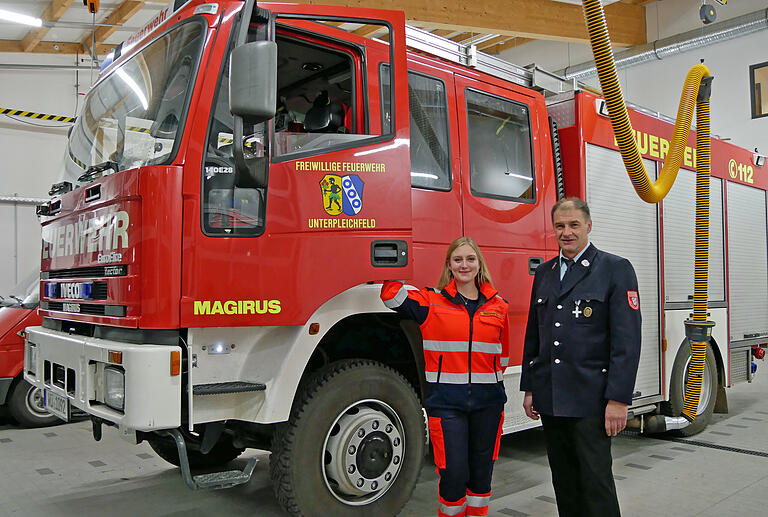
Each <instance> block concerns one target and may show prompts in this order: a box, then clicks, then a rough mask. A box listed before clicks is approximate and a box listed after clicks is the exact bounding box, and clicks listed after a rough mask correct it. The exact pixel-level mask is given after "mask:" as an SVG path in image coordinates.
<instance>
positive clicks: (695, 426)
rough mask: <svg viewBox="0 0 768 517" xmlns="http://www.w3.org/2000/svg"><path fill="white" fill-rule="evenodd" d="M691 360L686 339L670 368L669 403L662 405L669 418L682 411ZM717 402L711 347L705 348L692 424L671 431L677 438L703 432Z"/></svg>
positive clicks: (714, 366)
mask: <svg viewBox="0 0 768 517" xmlns="http://www.w3.org/2000/svg"><path fill="white" fill-rule="evenodd" d="M690 360H691V344H690V342H689V341H688V340H687V339H686V340H685V341H684V342H683V344H682V345H680V349H679V350H678V351H677V355H676V356H675V363H674V366H673V367H672V377H671V379H670V382H669V402H668V403H667V404H665V405H664V407H663V409H664V413H666V414H668V415H670V416H680V415H681V414H682V411H683V400H684V398H685V386H686V376H687V372H688V363H689V362H690ZM716 400H717V363H716V362H715V353H714V352H713V351H712V346H711V345H709V346H707V355H706V359H705V364H704V377H703V378H702V379H701V395H700V396H699V407H698V410H697V411H696V418H695V419H694V421H693V423H692V424H690V425H688V426H687V427H684V428H682V429H677V430H675V431H672V433H673V434H676V435H678V436H693V435H694V434H698V433H700V432H701V431H703V430H704V428H706V427H707V425H709V421H710V419H711V418H712V413H713V412H714V410H715V401H716Z"/></svg>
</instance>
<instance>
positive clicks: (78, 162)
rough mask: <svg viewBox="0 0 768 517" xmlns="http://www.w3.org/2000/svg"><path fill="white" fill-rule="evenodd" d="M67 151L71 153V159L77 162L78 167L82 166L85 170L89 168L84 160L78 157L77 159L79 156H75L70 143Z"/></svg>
mask: <svg viewBox="0 0 768 517" xmlns="http://www.w3.org/2000/svg"><path fill="white" fill-rule="evenodd" d="M67 153H68V154H69V158H70V159H71V160H72V161H73V162H75V164H76V165H77V166H78V167H80V168H81V169H83V170H87V169H88V166H87V165H86V164H84V163H83V162H81V161H80V160H78V159H77V156H75V155H74V154H73V153H72V149H70V148H69V145H67Z"/></svg>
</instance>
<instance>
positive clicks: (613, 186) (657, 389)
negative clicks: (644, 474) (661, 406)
mask: <svg viewBox="0 0 768 517" xmlns="http://www.w3.org/2000/svg"><path fill="white" fill-rule="evenodd" d="M585 145H586V191H587V193H586V198H587V199H586V201H587V203H589V208H590V212H591V213H592V221H593V223H592V232H591V233H590V234H589V240H590V242H592V243H593V244H594V245H595V246H597V247H598V248H600V249H601V250H604V251H607V252H609V253H616V254H617V255H621V256H622V257H624V258H626V259H628V260H629V261H630V262H631V263H632V266H633V267H634V268H635V273H636V274H637V282H638V287H639V291H640V311H641V312H642V316H643V330H642V332H643V340H642V350H641V352H640V365H639V366H638V370H637V380H636V381H635V395H634V399H635V402H634V403H635V404H637V403H638V402H640V401H642V402H645V403H649V402H655V401H657V400H660V395H661V393H662V390H661V326H660V314H659V311H660V309H659V298H660V296H661V294H660V293H661V288H660V287H661V286H660V285H659V238H658V231H659V229H658V206H657V205H649V204H647V203H645V202H644V201H643V200H641V199H640V198H639V197H638V196H637V194H636V193H635V190H634V189H633V188H632V184H631V182H630V180H629V177H628V176H627V174H626V173H625V172H624V164H623V163H622V161H621V154H619V152H618V151H614V150H611V149H606V148H604V147H598V146H596V145H592V144H585ZM643 161H644V162H645V169H646V170H647V171H650V175H651V178H652V179H655V177H656V162H653V161H651V160H643ZM650 397H653V399H650V400H649V398H650Z"/></svg>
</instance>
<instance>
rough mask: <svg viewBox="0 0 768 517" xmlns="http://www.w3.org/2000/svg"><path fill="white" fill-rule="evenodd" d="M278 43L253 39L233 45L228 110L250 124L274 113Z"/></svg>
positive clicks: (257, 122)
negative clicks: (234, 47)
mask: <svg viewBox="0 0 768 517" xmlns="http://www.w3.org/2000/svg"><path fill="white" fill-rule="evenodd" d="M276 108H277V44H276V43H275V42H274V41H253V42H251V43H246V44H244V45H241V46H239V47H237V48H236V49H234V50H233V51H232V56H231V58H230V63H229V110H230V111H231V112H232V114H233V115H237V116H239V117H242V118H243V119H244V120H245V121H247V122H249V123H251V124H259V123H261V122H264V121H266V120H269V119H271V118H273V117H274V116H275V110H276Z"/></svg>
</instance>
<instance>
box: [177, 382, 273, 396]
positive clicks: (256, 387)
mask: <svg viewBox="0 0 768 517" xmlns="http://www.w3.org/2000/svg"><path fill="white" fill-rule="evenodd" d="M265 389H267V385H266V384H262V383H260V382H242V381H236V382H216V383H212V384H197V385H195V386H193V387H192V394H193V395H218V394H222V393H244V392H248V391H264V390H265Z"/></svg>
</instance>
